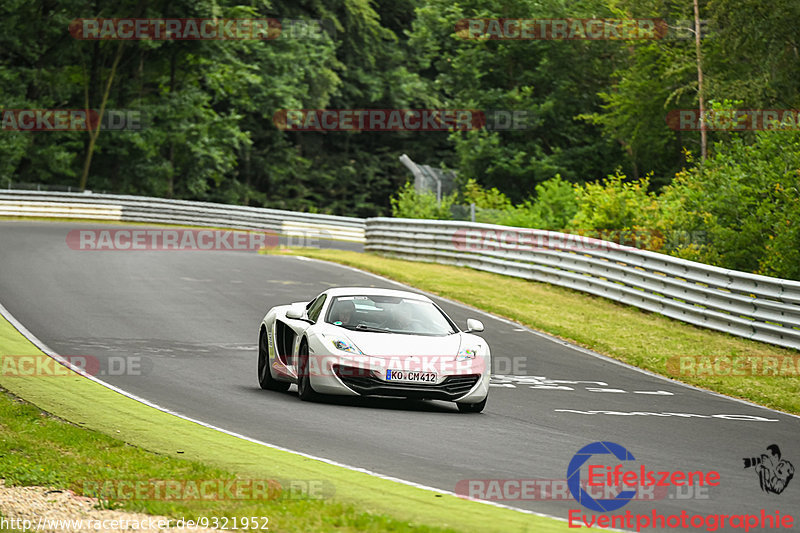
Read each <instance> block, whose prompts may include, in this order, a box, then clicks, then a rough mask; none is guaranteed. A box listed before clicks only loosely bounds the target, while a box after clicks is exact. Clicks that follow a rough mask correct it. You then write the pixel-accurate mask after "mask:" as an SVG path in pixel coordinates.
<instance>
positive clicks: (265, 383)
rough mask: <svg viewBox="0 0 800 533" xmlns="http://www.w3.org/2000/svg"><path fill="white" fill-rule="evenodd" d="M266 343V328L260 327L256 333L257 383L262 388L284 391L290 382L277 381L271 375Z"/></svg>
mask: <svg viewBox="0 0 800 533" xmlns="http://www.w3.org/2000/svg"><path fill="white" fill-rule="evenodd" d="M267 343H268V340H267V330H266V329H264V328H261V333H259V335H258V384H259V385H260V386H261V388H262V389H264V390H273V391H278V392H286V391H287V390H289V386H290V385H291V383H289V382H287V381H278V380H277V379H275V378H274V377H272V371H271V370H270V369H269V346H268V344H267Z"/></svg>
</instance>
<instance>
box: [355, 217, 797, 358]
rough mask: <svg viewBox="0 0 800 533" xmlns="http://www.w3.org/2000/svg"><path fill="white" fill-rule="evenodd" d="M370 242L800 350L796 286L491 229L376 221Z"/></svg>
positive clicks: (373, 247) (383, 250)
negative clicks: (593, 296) (521, 241)
mask: <svg viewBox="0 0 800 533" xmlns="http://www.w3.org/2000/svg"><path fill="white" fill-rule="evenodd" d="M520 236H522V237H524V238H525V239H524V240H525V244H524V245H520V241H519V237H520ZM366 239H367V240H366V245H365V250H366V251H369V252H376V253H380V254H385V255H394V256H397V257H401V258H403V259H410V260H412V261H427V262H436V263H445V264H450V265H458V266H467V267H471V268H474V269H477V270H485V271H489V272H495V273H498V274H505V275H508V276H515V277H519V278H525V279H530V280H535V281H541V282H545V283H552V284H553V285H560V286H563V287H569V288H571V289H576V290H580V291H584V292H588V293H590V294H594V295H597V296H602V297H604V298H609V299H611V300H614V301H617V302H620V303H624V304H627V305H632V306H635V307H638V308H641V309H645V310H648V311H653V312H656V313H660V314H662V315H666V316H669V317H672V318H675V319H678V320H682V321H684V322H688V323H690V324H695V325H697V326H703V327H707V328H711V329H715V330H719V331H724V332H726V333H731V334H733V335H739V336H742V337H746V338H749V339H753V340H758V341H762V342H767V343H770V344H775V345H778V346H784V347H789V348H795V349H800V282H797V281H789V280H783V279H777V278H770V277H767V276H759V275H755V274H749V273H746V272H738V271H735V270H728V269H724V268H718V267H714V266H709V265H704V264H701V263H695V262H693V261H687V260H684V259H678V258H675V257H672V256H668V255H663V254H659V253H655V252H649V251H645V250H638V249H636V248H631V247H627V246H621V245H618V244H615V243H611V242H607V241H601V240H597V239H589V238H577V239H578V240H576V237H575V236H573V235H567V234H563V233H557V232H551V231H544V230H528V229H520V228H511V227H506V226H496V225H491V224H476V223H469V222H451V221H432V220H415V219H397V218H371V219H367V226H366Z"/></svg>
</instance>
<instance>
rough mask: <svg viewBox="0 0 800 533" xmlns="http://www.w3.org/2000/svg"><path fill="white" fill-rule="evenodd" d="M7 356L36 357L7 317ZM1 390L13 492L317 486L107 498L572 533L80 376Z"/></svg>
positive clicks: (5, 382) (2, 333) (294, 523)
mask: <svg viewBox="0 0 800 533" xmlns="http://www.w3.org/2000/svg"><path fill="white" fill-rule="evenodd" d="M0 354H14V355H37V354H40V352H39V351H38V350H37V349H36V348H35V347H34V346H33V345H31V344H30V343H29V342H28V341H27V340H26V339H25V338H24V337H22V335H20V334H19V333H18V332H17V331H16V330H15V329H14V328H13V327H12V326H11V325H10V324H9V323H8V322H6V321H5V320H4V319H2V318H0ZM0 386H1V387H2V389H1V390H0V477H2V478H5V479H6V480H7V482H8V483H9V484H14V483H17V484H24V485H49V486H52V487H55V488H73V489H75V488H78V489H79V492H80V491H81V489H82V488H83V487H86V486H87V485H86V484H85V483H84V482H85V481H90V482H97V481H103V480H195V481H198V480H208V479H224V480H229V479H234V478H238V479H242V480H268V479H278V480H321V481H322V482H324V483H325V484H326V487H327V489H326V492H325V494H326V496H330V497H326V498H325V499H314V498H306V499H286V498H284V499H272V500H270V499H262V500H258V501H242V500H237V499H228V500H222V501H211V502H208V501H197V500H185V501H175V500H172V501H163V500H161V501H150V500H133V499H127V498H113V497H106V496H108V494H104V495H103V496H104V501H103V506H105V507H110V508H122V509H126V510H132V511H139V512H145V513H148V514H159V515H166V516H169V517H172V518H184V517H185V518H190V517H194V518H199V517H212V516H217V517H221V516H228V517H243V516H266V517H269V527H270V530H271V531H287V532H295V531H296V532H306V531H337V532H351V531H352V532H355V531H374V532H379V531H392V532H407V531H408V532H410V531H414V532H432V533H433V532H446V531H498V532H505V531H537V532H538V531H544V532H550V531H553V532H555V531H567V530H568V527H567V524H566V523H565V522H560V521H556V520H553V519H548V518H543V517H537V516H531V515H526V514H523V513H519V512H516V511H512V510H506V509H499V508H495V507H492V506H488V505H485V504H479V503H476V502H470V501H466V500H462V499H460V498H457V497H454V496H448V495H442V494H436V493H433V492H430V491H425V490H421V489H417V488H414V487H410V486H407V485H403V484H400V483H395V482H391V481H387V480H383V479H380V478H376V477H374V476H369V475H367V474H363V473H360V472H355V471H352V470H348V469H344V468H341V467H336V466H332V465H329V464H326V463H324V462H321V461H316V460H313V459H309V458H305V457H301V456H298V455H295V454H292V453H288V452H284V451H280V450H275V449H272V448H269V447H266V446H262V445H259V444H255V443H252V442H248V441H246V440H243V439H239V438H236V437H233V436H230V435H225V434H223V433H221V432H218V431H214V430H212V429H209V428H205V427H203V426H200V425H198V424H195V423H192V422H189V421H186V420H183V419H181V418H178V417H175V416H173V415H169V414H167V413H164V412H161V411H158V410H156V409H153V408H150V407H147V406H145V405H143V404H141V403H139V402H136V401H134V400H131V399H129V398H127V397H124V396H122V395H120V394H118V393H115V392H113V391H111V390H109V389H107V388H106V387H103V386H102V385H99V384H97V383H94V382H92V381H90V380H88V379H85V378H82V377H80V376H77V375H72V376H66V377H64V376H62V377H52V376H49V377H47V376H43V377H22V376H13V377H12V376H8V375H3V373H2V372H0ZM22 398H24V400H22ZM265 401H267V398H266V397H265ZM67 420H68V421H69V422H67ZM279 430H280V428H276V431H279ZM89 486H91V485H89Z"/></svg>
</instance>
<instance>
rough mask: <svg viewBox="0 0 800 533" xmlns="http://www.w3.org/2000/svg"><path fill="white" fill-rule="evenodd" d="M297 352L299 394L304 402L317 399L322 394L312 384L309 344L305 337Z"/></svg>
mask: <svg viewBox="0 0 800 533" xmlns="http://www.w3.org/2000/svg"><path fill="white" fill-rule="evenodd" d="M297 352H298V353H297V396H299V397H300V399H301V400H303V401H304V402H314V401H317V400H319V397H320V395H319V394H318V393H317V391H315V390H314V388H313V387H312V386H311V375H310V374H311V372H310V369H309V366H310V365H309V355H308V344H306V341H305V339H304V340H303V341H301V342H300V348H299V349H298V350H297Z"/></svg>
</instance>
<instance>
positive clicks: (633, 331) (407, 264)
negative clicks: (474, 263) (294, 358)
mask: <svg viewBox="0 0 800 533" xmlns="http://www.w3.org/2000/svg"><path fill="white" fill-rule="evenodd" d="M269 253H274V254H294V255H303V256H306V257H312V258H317V259H323V260H326V261H333V262H336V263H341V264H344V265H349V266H353V267H356V268H359V269H362V270H366V271H368V272H373V273H375V274H379V275H381V276H385V277H387V278H390V279H394V280H396V281H400V282H402V283H407V284H408V285H412V286H414V287H418V288H420V289H422V290H424V291H428V292H430V293H433V294H438V295H440V296H444V297H446V298H450V299H452V300H457V301H460V302H463V303H465V304H468V305H472V306H474V307H477V308H479V309H483V310H485V311H488V312H490V313H493V314H495V315H498V316H502V317H506V318H509V319H511V320H513V321H515V322H518V323H520V324H523V325H525V326H528V327H530V328H533V329H536V330H539V331H542V332H545V333H549V334H551V335H555V336H557V337H560V338H562V339H565V340H568V341H570V342H573V343H575V344H579V345H581V346H584V347H586V348H589V349H591V350H594V351H596V352H599V353H601V354H604V355H608V356H610V357H613V358H615V359H618V360H620V361H624V362H626V363H629V364H631V365H634V366H637V367H640V368H644V369H646V370H650V371H652V372H656V373H658V374H661V375H664V376H667V377H671V378H673V379H678V380H680V381H683V382H685V383H689V384H692V385H695V386H698V387H702V388H705V389H708V390H712V391H715V392H719V393H722V394H726V395H728V396H733V397H736V398H741V399H744V400H748V401H751V402H754V403H757V404H760V405H764V406H767V407H771V408H773V409H778V410H781V411H786V412H788V413H794V414H800V376H798V373H797V372H800V369H799V368H797V366H796V365H797V363H798V362H799V361H800V359H799V358H798V352H796V351H793V350H788V349H783V348H779V347H776V346H772V345H769V344H764V343H761V342H755V341H750V340H747V339H743V338H740V337H735V336H733V335H728V334H725V333H720V332H716V331H713V330H709V329H704V328H700V327H696V326H692V325H689V324H685V323H683V322H679V321H677V320H673V319H671V318H667V317H665V316H663V315H659V314H655V313H648V312H646V311H642V310H640V309H637V308H635V307H631V306H627V305H622V304H618V303H616V302H612V301H610V300H606V299H604V298H600V297H596V296H591V295H587V294H585V293H581V292H578V291H574V290H571V289H566V288H562V287H556V286H553V285H548V284H545V283H537V282H532V281H527V280H523V279H519V278H512V277H509V276H502V275H499V274H492V273H489V272H481V271H478V270H473V269H470V268H465V267H455V266H448V265H439V264H432V263H418V262H411V261H404V260H400V259H394V258H389V257H383V256H379V255H376V254H370V253H356V252H346V251H341V250H325V249H315V248H300V249H288V250H287V249H281V250H272V251H270V252H269ZM682 356H692V357H694V358H695V361H696V363H697V365H696V366H695V371H696V372H695V373H696V374H697V375H695V376H692V375H680V373H679V371H680V365H679V364H678V363H679V358H680V357H682ZM731 356H739V357H741V358H745V357H746V356H774V357H776V358H777V359H776V361H778V365H779V369H780V373H781V374H783V375H780V376H775V375H753V376H733V375H718V376H711V375H709V374H711V373H712V372H708V371H703V370H702V369H706V370H708V367H707V366H704V367H701V364H705V363H708V364H711V365H712V368H716V367H713V365H716V364H717V358H720V366H719V368H721V369H722V370H723V371H724V370H725V368H727V367H726V366H725V364H723V363H725V362H724V361H723V360H722V359H721V358H723V357H728V358H730V357H731ZM784 362H785V363H787V364H788V363H789V362H792V363H793V364H794V365H795V366H794V368H795V373H794V375H792V374H791V372H784V370H790V369H788V368H787V367H786V366H782V365H784ZM728 367H730V365H728ZM757 368H763V367H761V366H759V367H757Z"/></svg>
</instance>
